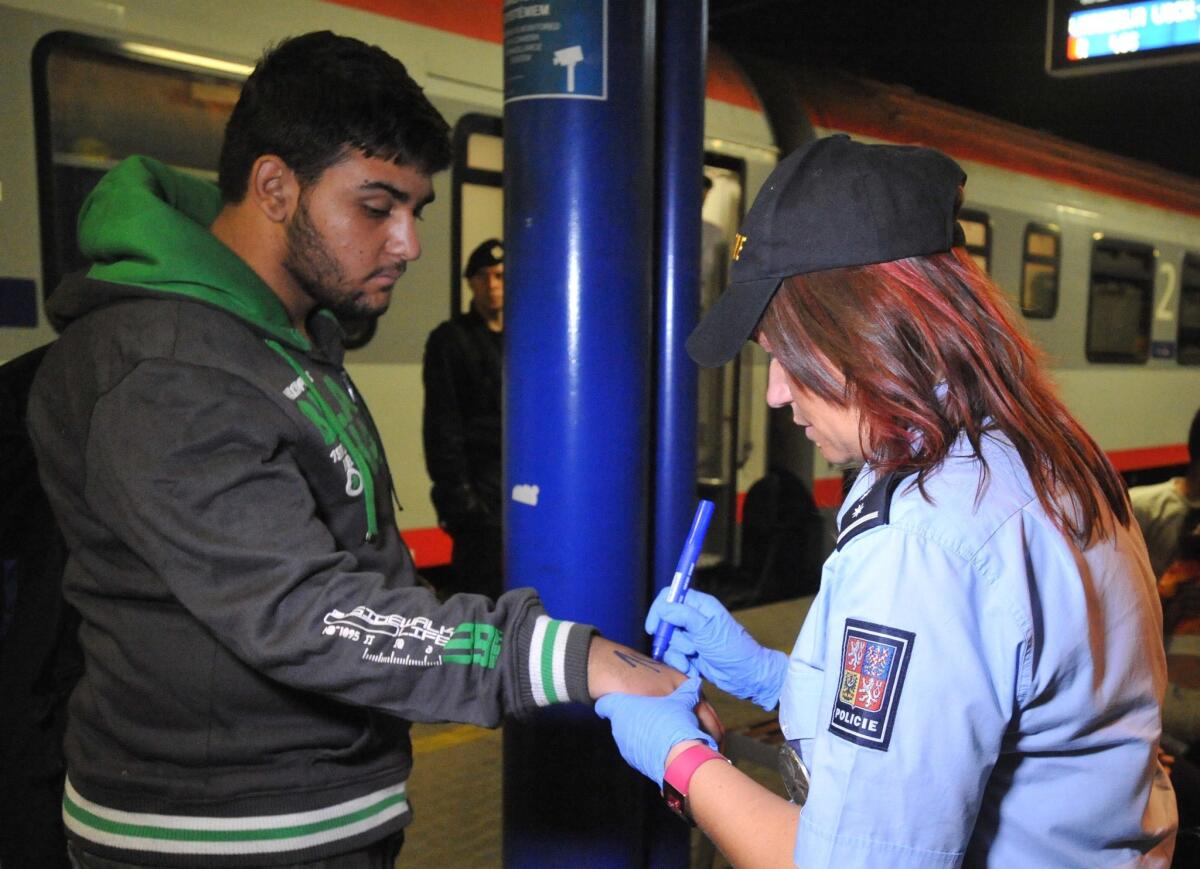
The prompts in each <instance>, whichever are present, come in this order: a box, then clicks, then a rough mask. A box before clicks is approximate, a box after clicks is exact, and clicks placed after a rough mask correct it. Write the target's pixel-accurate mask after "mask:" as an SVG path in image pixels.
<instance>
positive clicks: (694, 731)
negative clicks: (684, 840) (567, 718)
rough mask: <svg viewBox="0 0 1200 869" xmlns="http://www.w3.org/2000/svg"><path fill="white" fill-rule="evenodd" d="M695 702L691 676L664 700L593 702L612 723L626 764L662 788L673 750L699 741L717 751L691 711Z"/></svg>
mask: <svg viewBox="0 0 1200 869" xmlns="http://www.w3.org/2000/svg"><path fill="white" fill-rule="evenodd" d="M698 702H700V680H699V679H697V678H696V677H695V676H693V677H692V678H690V679H688V680H686V681H684V682H682V683H680V685H679V687H678V688H676V689H675V691H674V692H673V693H671V694H668V695H667V696H666V697H644V696H641V695H638V694H605V695H604V696H603V697H601V698H600V699H599V700H597V701H596V714H597V715H599V716H600V717H601V718H607V719H608V720H609V721H611V722H612V733H613V739H614V740H615V741H616V743H617V748H619V749H620V750H621V757H623V758H625V762H626V763H628V764H629V765H630V766H632V767H633V768H634V769H636V770H637V771H638V772H640V773H641V774H642V775H644V776H645V777H646V778H648V779H651V780H652V781H654V782H656V783H657V784H658V786H659V787H660V788H661V787H662V778H663V773H664V772H665V771H666V768H667V754H668V753H670V751H671V747H672V746H675V745H678V744H679V743H681V742H683V741H685V740H688V739H699V740H700V741H702V742H706V743H708V744H709V745H710V746H711V747H712V748H716V747H717V744H716V743H715V742H713V739H712V737H711V736H709V735H708V734H707V733H705V732H704V731H703V730H701V729H700V724H699V722H698V721H697V720H696V714H695V713H694V712H693V711H692V710H693V709H695V708H696V704H697V703H698Z"/></svg>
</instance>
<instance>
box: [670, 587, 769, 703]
mask: <svg viewBox="0 0 1200 869" xmlns="http://www.w3.org/2000/svg"><path fill="white" fill-rule="evenodd" d="M667 592H668V589H666V588H664V589H663V590H662V591H661V592H659V594H658V597H657V598H655V599H654V603H653V604H652V605H651V606H650V612H649V613H647V614H646V632H647V633H649V634H651V635H653V634H654V632H655V631H656V630H657V629H658V623H659V621H660V620H661V621H665V622H668V623H669V624H672V625H674V626H675V631H674V633H672V634H671V643H670V645H668V646H667V651H666V653H665V654H664V655H663V661H664V662H666V663H667V664H669V665H671V666H672V667H674V668H675V669H676V670H679V671H680V672H681V673H686V674H688V675H689V676H694V675H696V674H697V673H698V674H699V675H701V676H703V677H704V678H705V679H707V680H708V681H710V682H712V683H713V684H714V685H716V686H717V687H718V688H720V689H721V690H722V691H725V692H727V693H729V694H732V695H734V696H735V697H741V698H742V699H744V700H751V701H753V702H754V703H757V704H758V705H759V706H761V707H762V708H763V709H765V710H767V711H768V712H769V711H771V710H772V709H774V708H775V706H776V704H777V703H778V702H779V692H780V691H782V690H783V680H784V677H785V676H786V675H787V655H785V654H783V652H780V651H778V650H776V649H764V648H763V647H762V646H760V645H759V644H758V642H757V641H756V640H755V639H754V638H753V637H752V636H750V635H749V634H748V633H746V629H745V628H743V627H742V626H741V625H740V624H738V622H737V621H736V620H735V619H734V617H733V616H731V615H730V614H729V610H727V609H725V607H724V606H722V605H721V602H720V601H719V600H717V599H716V598H715V597H713V596H712V595H711V594H705V593H704V592H702V591H695V590H692V591H689V592H688V594H687V602H686V603H669V602H668V601H667Z"/></svg>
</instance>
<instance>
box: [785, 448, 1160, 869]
mask: <svg viewBox="0 0 1200 869" xmlns="http://www.w3.org/2000/svg"><path fill="white" fill-rule="evenodd" d="M982 451H983V456H984V458H985V459H986V461H987V465H988V468H989V470H990V474H989V476H988V478H987V482H986V484H985V486H984V488H983V490H982V494H981V495H980V496H979V497H978V499H977V497H976V493H977V487H978V485H979V479H980V476H979V475H980V470H981V465H980V463H979V461H978V459H976V458H973V457H971V454H970V447H969V445H968V444H967V442H966V439H965V438H960V440H959V442H958V444H956V446H955V448H954V450H953V451H952V453H951V456H950V457H949V458H948V459H947V460H946V462H945V464H944V465H943V466H942V468H940V469H939V470H938V471H937V472H936V473H935V474H933V475H931V476H930V477H929V479H928V480H927V482H926V486H925V488H926V491H927V493H928V495H929V497H930V498H931V499H932V501H933V503H929V502H928V501H926V500H925V499H924V498H923V497H922V495H921V493H920V491H918V489H917V487H916V485H915V480H916V477H915V476H910V477H908V478H907V479H904V480H899V479H894V480H888V479H887V478H878V477H877V475H876V474H875V473H873V472H872V471H871V470H870V468H867V469H864V472H863V473H862V474H860V476H859V479H858V481H857V482H856V483H855V485H854V488H853V489H852V490H851V492H850V495H849V497H848V498H847V499H846V503H845V505H844V506H843V508H842V510H841V513H840V515H839V522H838V524H839V527H840V529H841V531H840V537H839V543H838V549H837V550H836V551H835V552H834V553H833V555H831V556H830V558H829V560H828V561H827V562H826V563H825V568H824V572H823V575H822V581H821V590H820V593H819V594H818V595H817V597H816V599H815V601H814V603H813V606H812V609H811V610H810V612H809V614H808V617H807V619H806V620H805V622H804V627H803V628H802V630H801V631H800V636H799V637H798V638H797V640H796V645H795V648H794V649H793V651H792V654H791V658H790V661H789V665H788V674H787V677H786V681H785V684H784V687H783V691H782V696H781V698H780V723H781V726H782V729H783V732H784V735H785V736H786V737H787V738H788V739H789V740H799V743H798V745H799V746H800V750H801V754H802V756H803V759H804V761H805V763H806V764H807V765H808V767H809V771H810V775H811V780H812V781H811V790H810V792H809V797H808V802H807V803H806V804H805V806H804V808H803V810H802V812H801V815H800V826H799V833H798V835H797V839H796V846H795V854H794V856H795V861H796V865H798V866H802V867H805V869H811V867H822V866H837V867H839V869H845V867H852V866H887V867H909V866H958V865H961V864H965V865H968V866H1004V867H1010V866H1011V867H1021V869H1037V867H1047V869H1049V867H1053V869H1063V867H1076V866H1079V867H1083V866H1087V867H1096V866H1163V867H1165V866H1167V865H1168V864H1169V863H1170V855H1171V851H1172V850H1173V847H1174V834H1175V827H1176V823H1177V821H1176V810H1175V796H1174V793H1173V791H1172V790H1171V785H1170V782H1169V780H1168V779H1167V777H1166V774H1165V773H1164V772H1163V770H1162V768H1161V767H1160V765H1159V763H1158V761H1157V757H1156V746H1157V743H1158V737H1159V732H1160V709H1161V701H1162V697H1163V690H1164V686H1165V684H1166V664H1165V661H1164V656H1163V647H1162V625H1161V623H1162V615H1161V609H1160V606H1159V602H1158V597H1157V593H1156V590H1155V584H1154V577H1153V575H1152V574H1151V572H1150V567H1149V564H1148V562H1147V559H1146V551H1145V546H1144V544H1143V543H1142V541H1141V537H1140V536H1139V535H1138V534H1137V532H1136V531H1135V532H1132V533H1131V532H1130V531H1129V530H1128V529H1125V528H1122V527H1120V526H1119V525H1117V524H1116V523H1115V521H1114V522H1113V524H1114V525H1116V536H1115V539H1114V538H1111V537H1110V538H1109V539H1107V540H1104V541H1101V542H1099V543H1096V544H1094V545H1093V546H1091V547H1090V548H1088V549H1086V550H1080V549H1079V548H1078V547H1077V546H1076V545H1074V544H1073V543H1072V542H1070V541H1069V540H1067V539H1066V538H1064V536H1063V535H1062V534H1061V533H1060V532H1059V531H1058V529H1057V528H1055V526H1054V524H1053V522H1052V521H1051V520H1050V518H1049V517H1048V516H1047V515H1046V513H1045V511H1043V509H1042V508H1041V506H1040V505H1039V503H1038V500H1037V497H1036V495H1035V494H1034V492H1033V488H1032V486H1031V484H1030V481H1029V476H1028V474H1027V473H1026V472H1025V469H1024V467H1023V465H1022V464H1021V461H1020V458H1019V456H1018V455H1017V453H1016V451H1015V450H1014V449H1013V448H1012V447H1011V445H1009V444H1008V442H1007V440H1004V439H1002V436H988V437H985V438H984V442H983V450H982ZM889 489H891V490H894V494H892V493H891V492H889Z"/></svg>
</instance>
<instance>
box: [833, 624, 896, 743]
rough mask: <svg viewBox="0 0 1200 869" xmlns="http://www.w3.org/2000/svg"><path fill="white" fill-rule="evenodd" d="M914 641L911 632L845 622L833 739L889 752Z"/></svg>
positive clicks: (883, 626) (834, 707) (835, 699)
mask: <svg viewBox="0 0 1200 869" xmlns="http://www.w3.org/2000/svg"><path fill="white" fill-rule="evenodd" d="M915 639H916V634H914V633H912V632H911V631H902V630H900V629H898V628H889V627H886V626H885V625H877V624H873V623H871V622H864V621H860V620H858V619H846V627H845V631H844V633H843V635H842V669H841V673H840V678H839V679H838V692H837V696H836V697H835V698H834V701H833V715H832V716H831V718H830V721H829V731H830V732H831V733H833V734H835V735H836V736H840V737H841V738H842V739H845V740H846V741H848V742H853V743H855V744H857V745H862V746H865V747H866V748H874V749H877V750H879V751H887V749H888V743H889V742H891V739H892V727H893V726H894V725H895V723H896V707H897V706H898V705H899V703H900V691H901V689H902V688H903V687H904V677H905V673H906V671H907V670H908V659H909V657H910V656H911V655H912V647H913V641H914V640H915Z"/></svg>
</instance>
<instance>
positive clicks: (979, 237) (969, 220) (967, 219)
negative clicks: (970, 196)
mask: <svg viewBox="0 0 1200 869" xmlns="http://www.w3.org/2000/svg"><path fill="white" fill-rule="evenodd" d="M958 225H959V226H961V227H962V231H963V235H964V236H965V237H966V242H967V244H966V247H967V253H969V254H970V255H971V259H973V260H975V264H976V265H977V266H979V267H980V268H981V269H983V270H984V271H985V272H991V267H992V222H991V220H989V219H988V216H987V212H985V211H975V210H973V209H970V208H964V209H962V210H961V211H959V213H958Z"/></svg>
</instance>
